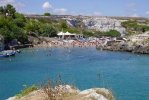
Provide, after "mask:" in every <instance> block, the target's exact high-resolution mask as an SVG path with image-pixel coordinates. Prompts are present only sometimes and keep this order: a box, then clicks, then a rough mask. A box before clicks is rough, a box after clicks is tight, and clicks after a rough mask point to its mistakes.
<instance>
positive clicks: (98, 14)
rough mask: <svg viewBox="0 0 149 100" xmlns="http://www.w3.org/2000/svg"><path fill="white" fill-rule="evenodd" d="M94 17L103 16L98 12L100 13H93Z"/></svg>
mask: <svg viewBox="0 0 149 100" xmlns="http://www.w3.org/2000/svg"><path fill="white" fill-rule="evenodd" d="M93 15H95V16H101V15H102V13H101V12H98V11H95V12H94V13H93Z"/></svg>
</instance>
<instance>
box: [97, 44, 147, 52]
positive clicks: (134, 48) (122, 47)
mask: <svg viewBox="0 0 149 100" xmlns="http://www.w3.org/2000/svg"><path fill="white" fill-rule="evenodd" d="M97 49H99V50H101V49H102V50H109V51H121V52H132V53H137V54H149V46H142V45H134V46H130V45H128V44H112V45H110V46H108V45H105V46H98V47H97Z"/></svg>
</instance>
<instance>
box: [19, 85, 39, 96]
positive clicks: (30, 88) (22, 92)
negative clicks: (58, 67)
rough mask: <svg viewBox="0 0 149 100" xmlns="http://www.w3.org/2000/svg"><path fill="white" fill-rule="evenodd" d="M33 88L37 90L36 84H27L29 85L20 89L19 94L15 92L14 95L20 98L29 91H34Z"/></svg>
mask: <svg viewBox="0 0 149 100" xmlns="http://www.w3.org/2000/svg"><path fill="white" fill-rule="evenodd" d="M35 90H38V88H37V86H36V85H32V86H29V87H26V88H25V89H24V90H22V91H21V92H20V93H19V94H17V95H16V96H17V97H18V98H21V97H23V96H25V95H28V94H29V93H31V92H33V91H35Z"/></svg>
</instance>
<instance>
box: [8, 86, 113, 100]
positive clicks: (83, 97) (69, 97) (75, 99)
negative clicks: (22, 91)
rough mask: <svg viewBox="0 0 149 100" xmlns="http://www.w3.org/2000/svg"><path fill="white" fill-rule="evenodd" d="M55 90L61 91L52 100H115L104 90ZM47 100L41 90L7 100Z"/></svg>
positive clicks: (64, 87) (110, 93) (67, 88)
mask: <svg viewBox="0 0 149 100" xmlns="http://www.w3.org/2000/svg"><path fill="white" fill-rule="evenodd" d="M55 89H58V90H61V92H59V93H57V95H58V94H59V95H60V97H59V98H57V99H54V100H115V98H114V96H113V94H112V92H111V91H109V90H107V89H105V88H92V89H87V90H84V91H80V90H78V89H76V88H74V87H72V86H69V85H64V86H62V85H61V86H58V87H55ZM47 98H48V96H47V94H46V93H45V92H44V91H43V90H42V89H41V90H37V91H33V92H31V93H30V94H28V95H27V96H24V97H21V98H19V99H18V98H17V97H11V98H9V99H8V100H47ZM50 100H51V99H50Z"/></svg>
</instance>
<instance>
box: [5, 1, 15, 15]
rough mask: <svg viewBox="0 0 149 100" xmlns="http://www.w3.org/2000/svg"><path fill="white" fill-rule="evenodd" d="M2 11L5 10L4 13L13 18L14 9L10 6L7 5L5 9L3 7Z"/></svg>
mask: <svg viewBox="0 0 149 100" xmlns="http://www.w3.org/2000/svg"><path fill="white" fill-rule="evenodd" d="M4 10H5V13H6V14H8V15H9V16H12V17H14V14H15V12H16V10H15V8H14V7H13V6H12V5H10V4H7V5H6V6H5V7H4Z"/></svg>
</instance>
